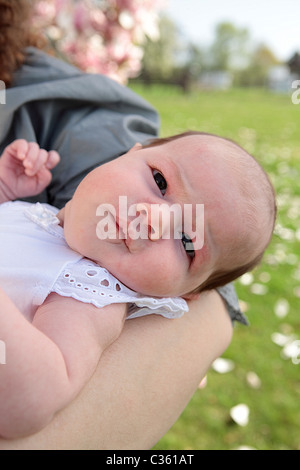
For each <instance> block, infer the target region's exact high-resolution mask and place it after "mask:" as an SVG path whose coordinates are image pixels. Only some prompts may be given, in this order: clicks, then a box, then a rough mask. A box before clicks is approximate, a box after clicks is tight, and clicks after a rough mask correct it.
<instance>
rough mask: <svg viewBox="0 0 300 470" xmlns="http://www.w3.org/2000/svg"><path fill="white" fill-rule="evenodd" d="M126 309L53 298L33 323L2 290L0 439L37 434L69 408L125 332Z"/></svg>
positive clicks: (121, 305) (0, 297) (122, 305)
mask: <svg viewBox="0 0 300 470" xmlns="http://www.w3.org/2000/svg"><path fill="white" fill-rule="evenodd" d="M125 313H126V305H125V304H118V305H116V304H115V305H109V306H107V307H104V308H102V309H98V308H96V307H94V306H93V305H90V304H83V303H81V302H78V301H76V300H74V299H71V298H63V297H60V296H58V295H57V294H50V296H49V297H48V299H47V300H46V302H45V303H44V304H43V305H42V306H41V307H40V308H39V309H38V311H37V313H36V315H35V317H34V321H33V324H30V323H29V322H28V321H27V320H26V319H25V318H24V317H23V315H22V314H21V313H20V312H19V310H18V309H17V307H16V306H15V305H14V304H13V303H12V302H11V300H10V299H9V298H8V297H7V295H6V294H5V293H4V292H3V291H2V290H1V289H0V335H1V338H0V339H1V340H2V341H4V343H5V345H6V364H2V365H0V436H1V437H4V438H8V439H9V438H15V437H20V436H25V435H28V434H33V433H35V432H37V431H38V430H39V429H41V428H42V427H44V426H45V425H47V424H48V423H49V422H50V421H51V419H52V418H53V416H54V415H55V413H56V412H58V411H59V410H60V409H62V408H63V407H64V406H65V405H66V404H67V403H69V402H70V401H71V400H72V399H73V398H75V396H76V395H77V394H78V392H79V391H80V390H81V389H82V388H83V386H84V384H85V383H86V382H87V381H88V380H89V378H90V377H91V376H92V374H93V373H94V370H95V369H96V366H97V364H98V361H99V359H100V357H101V354H102V352H103V351H104V350H105V349H106V348H107V347H108V346H109V345H110V344H111V343H112V342H113V341H114V340H116V339H117V337H118V336H119V334H120V333H121V331H122V327H123V323H124V319H125Z"/></svg>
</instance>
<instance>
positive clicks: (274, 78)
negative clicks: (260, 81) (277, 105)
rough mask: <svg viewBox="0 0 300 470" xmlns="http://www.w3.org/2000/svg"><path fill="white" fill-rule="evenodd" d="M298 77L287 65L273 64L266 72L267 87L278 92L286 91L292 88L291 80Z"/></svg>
mask: <svg viewBox="0 0 300 470" xmlns="http://www.w3.org/2000/svg"><path fill="white" fill-rule="evenodd" d="M298 77H299V76H297V75H296V74H294V73H291V71H290V68H289V67H288V66H287V65H275V66H274V67H271V68H270V70H269V73H268V88H270V90H273V91H277V92H279V93H280V92H281V93H288V92H289V91H291V89H292V83H293V81H294V80H297V78H298Z"/></svg>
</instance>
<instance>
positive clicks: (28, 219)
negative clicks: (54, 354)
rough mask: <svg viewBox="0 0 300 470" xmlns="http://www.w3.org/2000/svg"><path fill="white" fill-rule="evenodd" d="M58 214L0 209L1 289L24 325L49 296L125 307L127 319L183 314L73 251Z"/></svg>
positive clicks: (32, 207) (178, 305)
mask: <svg viewBox="0 0 300 470" xmlns="http://www.w3.org/2000/svg"><path fill="white" fill-rule="evenodd" d="M57 212H58V209H56V208H54V207H52V206H49V205H48V204H40V203H36V204H29V203H26V202H20V201H17V202H7V203H4V204H1V205H0V286H1V288H2V289H3V290H4V291H5V292H6V293H7V295H8V296H9V297H10V298H11V300H13V302H14V303H15V304H16V306H17V307H18V308H19V310H20V311H21V312H22V313H23V314H24V315H25V316H26V318H28V320H29V321H32V318H33V316H34V314H35V311H36V309H37V307H38V306H40V305H42V304H43V302H44V301H45V299H46V298H47V296H48V295H49V294H50V293H51V292H56V293H57V294H59V295H61V296H63V297H72V298H74V299H76V300H78V301H80V302H84V303H91V304H93V305H95V306H96V307H99V308H101V307H105V306H106V305H109V304H111V303H127V304H129V312H128V317H127V318H136V317H140V316H144V315H149V314H159V315H162V316H164V317H166V318H170V319H171V318H179V317H181V316H182V315H183V314H184V312H187V311H188V306H187V303H186V302H185V300H183V299H182V298H158V297H157V298H154V297H149V296H143V295H141V294H138V293H137V292H134V291H132V290H131V289H128V288H127V287H126V286H125V285H123V284H122V283H121V282H120V281H118V279H116V278H115V277H114V276H112V275H111V274H110V273H109V272H108V271H107V270H106V269H105V268H102V267H100V266H99V265H97V264H96V263H94V262H93V261H90V260H88V259H86V258H83V257H82V256H81V255H79V254H78V253H76V252H74V251H73V250H72V249H71V248H70V247H69V246H68V245H67V243H66V241H65V237H64V231H63V229H62V227H60V226H59V225H58V224H59V220H58V218H57V217H56V214H57Z"/></svg>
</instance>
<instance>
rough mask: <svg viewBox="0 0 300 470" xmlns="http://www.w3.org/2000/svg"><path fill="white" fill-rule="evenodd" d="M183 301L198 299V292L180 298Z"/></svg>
mask: <svg viewBox="0 0 300 470" xmlns="http://www.w3.org/2000/svg"><path fill="white" fill-rule="evenodd" d="M182 297H183V299H184V300H198V299H199V297H200V292H190V293H189V294H185V295H183V296H182Z"/></svg>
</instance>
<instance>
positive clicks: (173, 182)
mask: <svg viewBox="0 0 300 470" xmlns="http://www.w3.org/2000/svg"><path fill="white" fill-rule="evenodd" d="M231 151H232V149H231ZM236 151H238V150H236ZM224 152H228V149H227V145H225V144H224V141H223V140H222V139H218V138H215V137H212V136H188V137H183V138H180V139H177V140H174V141H172V142H169V143H167V144H163V145H159V146H155V147H150V148H144V149H143V148H140V146H136V147H135V148H134V149H132V150H131V151H130V152H128V153H127V154H125V155H123V156H122V157H120V158H118V159H116V160H114V161H112V162H109V163H107V164H105V165H103V166H101V167H99V168H97V169H95V170H94V171H92V172H91V173H90V174H89V175H87V177H86V178H85V179H84V180H83V181H82V183H81V184H80V185H79V187H78V189H77V191H76V192H75V195H74V197H73V199H72V200H71V201H70V202H69V203H68V204H67V206H66V208H65V220H64V229H65V236H66V240H67V242H68V244H69V245H70V246H71V248H73V249H74V250H76V251H78V252H79V253H81V254H82V255H84V256H85V257H87V258H90V259H92V260H94V261H95V262H97V263H99V264H100V265H101V266H103V267H105V268H107V269H108V270H109V271H110V272H111V273H112V274H113V275H115V276H116V277H117V278H118V279H119V280H120V281H121V282H123V283H124V284H125V285H127V286H128V287H129V288H131V289H133V290H136V291H138V292H141V293H143V294H147V295H155V296H179V295H181V296H184V294H186V293H187V292H190V291H192V290H193V289H195V288H196V287H198V286H199V285H200V284H201V283H202V282H204V280H206V279H207V278H208V276H209V275H210V274H211V273H212V272H213V271H214V270H215V269H216V268H217V267H220V266H219V263H220V260H221V259H222V258H223V255H224V250H226V247H228V244H231V243H232V240H233V239H234V238H236V234H237V233H241V234H242V232H243V226H242V225H243V224H242V223H241V220H242V207H241V204H240V203H239V189H238V185H236V184H235V177H233V173H232V169H231V168H230V165H228V162H227V163H226V160H224V158H223V155H224ZM120 196H121V198H120ZM107 204H108V205H107ZM162 204H164V206H162ZM174 204H176V207H177V208H181V214H179V213H177V215H175V216H174V217H173V216H170V214H172V212H171V211H170V212H169V213H168V210H167V209H168V208H170V207H171V206H172V205H174ZM106 205H107V206H106ZM125 205H126V207H127V208H128V209H129V208H130V210H129V214H128V213H127V214H125V213H124V207H125ZM197 205H204V226H203V223H202V222H203V219H202V218H201V220H200V221H199V220H198V221H197V217H198V218H199V216H200V215H199V214H201V212H198V211H197V207H199V206H197ZM121 206H122V207H121ZM158 207H159V208H163V209H162V212H161V216H160V217H158V218H157V217H154V215H153V214H157V212H155V211H154V212H152V211H151V209H152V208H153V209H154V208H156V209H157V208H158ZM187 207H188V208H189V210H188V211H186V210H185V209H186V208H187ZM105 208H106V209H108V212H107V211H104V209H105ZM191 208H192V211H190V209H191ZM166 213H167V216H166V217H164V214H166ZM120 214H121V215H120ZM189 214H190V217H188V215H189ZM191 214H192V215H191ZM188 218H189V220H187V219H188ZM168 221H169V227H167V225H168ZM105 230H110V234H109V238H108V237H107V236H106V238H105V233H104V232H105ZM202 232H203V234H204V242H203V243H202V242H201V240H202ZM125 234H126V235H125ZM138 234H140V236H139V235H138ZM145 234H146V235H145ZM175 234H176V235H175ZM179 234H180V235H179ZM106 235H108V234H107V233H106ZM124 236H126V237H127V238H125V239H124ZM190 241H192V242H193V243H190Z"/></svg>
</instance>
